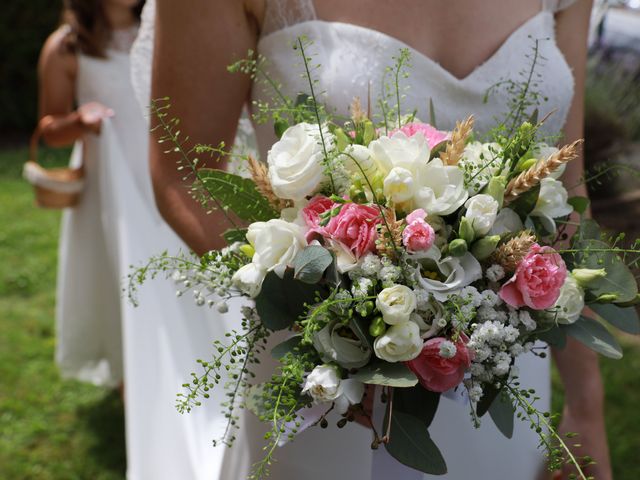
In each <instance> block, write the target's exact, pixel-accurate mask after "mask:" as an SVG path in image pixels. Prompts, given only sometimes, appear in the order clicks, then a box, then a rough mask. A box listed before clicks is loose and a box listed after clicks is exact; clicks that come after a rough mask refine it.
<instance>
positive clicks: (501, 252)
mask: <svg viewBox="0 0 640 480" xmlns="http://www.w3.org/2000/svg"><path fill="white" fill-rule="evenodd" d="M534 243H536V237H535V236H534V235H533V234H532V233H531V232H530V231H528V230H525V231H524V232H520V234H519V235H518V236H517V237H514V238H512V239H511V240H509V241H508V242H506V243H503V244H502V245H500V246H499V247H498V248H497V249H496V251H495V252H493V255H492V256H491V261H492V262H493V263H497V264H498V265H501V266H502V268H504V269H505V271H507V272H515V270H516V268H518V264H519V263H520V262H521V261H522V259H523V258H524V257H525V256H526V255H527V253H529V250H530V249H531V246H532V245H533V244H534Z"/></svg>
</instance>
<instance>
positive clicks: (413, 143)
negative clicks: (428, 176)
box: [369, 132, 430, 176]
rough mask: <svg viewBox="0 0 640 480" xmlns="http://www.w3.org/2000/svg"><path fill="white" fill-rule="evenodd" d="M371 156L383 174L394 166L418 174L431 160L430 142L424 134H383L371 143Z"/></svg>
mask: <svg viewBox="0 0 640 480" xmlns="http://www.w3.org/2000/svg"><path fill="white" fill-rule="evenodd" d="M369 150H370V151H371V156H372V158H373V160H374V161H375V163H376V164H377V166H378V168H379V169H380V170H382V173H383V175H385V176H386V175H387V174H388V173H389V172H390V171H391V169H392V168H393V167H402V168H405V169H406V170H409V171H410V172H412V174H414V175H415V174H416V172H417V169H418V168H420V166H424V165H425V164H426V163H427V161H428V160H429V151H430V150H429V144H428V143H427V141H426V140H425V138H424V136H423V135H414V136H412V137H407V136H406V135H405V134H404V132H396V133H395V134H394V135H393V136H391V137H387V136H382V137H380V138H379V139H377V140H374V141H372V142H371V143H370V144H369Z"/></svg>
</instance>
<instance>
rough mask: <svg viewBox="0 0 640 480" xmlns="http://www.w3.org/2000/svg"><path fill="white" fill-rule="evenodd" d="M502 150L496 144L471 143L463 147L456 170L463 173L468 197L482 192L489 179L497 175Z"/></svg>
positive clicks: (500, 163)
mask: <svg viewBox="0 0 640 480" xmlns="http://www.w3.org/2000/svg"><path fill="white" fill-rule="evenodd" d="M501 153H502V149H501V148H500V145H498V144H497V143H480V142H471V143H468V144H467V145H466V146H465V147H464V152H463V154H462V158H461V159H460V161H459V162H458V168H460V169H461V170H462V171H463V172H464V183H465V188H466V189H467V191H468V192H469V195H475V194H476V193H478V192H479V191H480V190H482V189H483V188H484V187H485V186H486V185H487V183H489V180H491V177H494V176H496V175H498V174H499V172H500V167H501V165H502V158H501V157H500V154H501Z"/></svg>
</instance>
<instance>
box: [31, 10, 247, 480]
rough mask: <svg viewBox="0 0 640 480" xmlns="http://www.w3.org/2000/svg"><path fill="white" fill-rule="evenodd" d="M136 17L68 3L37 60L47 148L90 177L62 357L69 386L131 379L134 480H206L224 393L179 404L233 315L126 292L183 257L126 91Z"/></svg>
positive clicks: (74, 251)
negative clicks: (137, 273)
mask: <svg viewBox="0 0 640 480" xmlns="http://www.w3.org/2000/svg"><path fill="white" fill-rule="evenodd" d="M139 10H140V6H139V2H138V1H137V0H103V1H97V2H87V1H83V0H69V2H68V3H67V17H66V19H67V23H66V24H65V26H63V27H61V28H60V29H59V30H57V31H56V32H54V33H53V34H52V35H51V37H50V38H49V40H48V41H47V43H46V44H45V47H44V49H43V53H42V57H41V61H40V79H41V95H40V98H41V116H42V118H43V120H42V121H41V126H42V127H43V129H44V138H45V141H47V142H48V143H49V144H51V145H53V146H62V145H67V144H70V143H72V142H74V141H76V145H75V148H74V152H73V157H72V163H73V164H74V165H77V164H79V162H83V164H84V167H85V174H86V186H85V190H84V192H83V196H82V199H81V202H80V204H79V205H78V206H77V207H74V208H73V209H68V210H67V211H65V212H64V215H63V222H62V232H61V242H60V260H59V275H58V299H57V311H56V314H57V315H56V316H57V334H58V345H57V352H56V357H57V361H58V364H59V365H60V368H61V371H62V374H63V375H64V376H65V377H72V378H76V379H79V380H83V381H89V382H92V383H95V384H98V385H107V386H117V385H118V384H119V383H120V382H122V381H123V379H124V383H125V389H124V390H125V391H124V394H125V411H126V412H125V413H126V415H125V418H126V435H127V439H126V443H127V463H128V465H127V476H128V478H129V479H131V480H160V479H172V480H174V479H186V480H205V479H207V480H209V479H211V478H216V477H218V475H219V473H218V472H219V471H220V469H221V468H222V461H223V459H222V458H217V457H215V456H214V455H211V446H210V445H211V440H212V439H213V438H216V437H220V436H221V434H222V431H223V430H224V427H225V423H224V418H223V417H222V415H221V414H220V408H219V403H220V402H221V401H222V399H223V397H222V393H220V395H216V399H215V400H214V403H212V404H210V405H208V406H206V407H205V408H202V409H198V410H196V411H194V412H193V413H192V414H190V415H180V414H179V413H178V412H177V411H176V409H175V406H174V404H175V398H176V394H177V393H178V392H179V391H180V390H181V385H182V384H183V383H185V382H187V381H189V372H190V371H192V370H194V369H195V367H196V364H195V360H196V358H206V357H207V356H208V355H209V354H210V351H211V342H212V341H213V340H215V339H216V338H222V336H223V335H224V332H226V331H228V330H229V329H230V328H233V327H234V326H235V325H231V324H230V323H228V322H232V321H233V318H235V317H234V316H230V317H225V318H220V316H219V315H218V314H217V313H216V311H215V310H211V311H209V310H205V309H201V308H198V307H197V306H196V305H195V303H194V301H193V299H192V298H186V297H185V298H181V299H176V295H175V290H176V287H175V285H173V283H172V282H169V281H167V282H162V281H158V282H154V283H153V284H149V285H145V286H144V287H143V288H142V289H141V290H140V292H139V302H140V307H139V308H134V307H133V305H131V303H130V302H129V301H128V299H127V296H126V294H125V293H123V292H122V284H123V280H124V279H125V278H126V276H127V275H128V274H129V273H130V266H131V265H141V264H142V263H143V262H146V261H147V260H148V259H149V258H150V257H151V256H152V255H155V254H158V253H161V252H162V251H164V250H165V249H169V250H170V251H172V252H178V251H180V250H182V251H186V250H187V247H186V246H185V245H184V243H183V242H182V241H181V240H180V239H179V238H178V237H177V236H176V235H175V234H174V233H173V231H172V230H171V228H169V227H168V226H167V225H166V223H165V222H164V221H163V220H162V218H161V216H160V215H159V213H158V211H157V209H156V206H155V202H154V199H153V192H152V188H151V181H150V176H149V170H148V163H147V141H146V140H147V136H148V128H147V122H146V120H145V118H144V117H143V115H142V112H141V110H140V108H139V106H138V104H137V102H136V98H135V95H134V92H133V88H132V86H131V82H130V59H129V49H130V48H131V44H132V42H133V40H134V38H135V36H136V33H137V29H138V14H139ZM74 104H75V105H79V107H78V108H77V109H75V110H74ZM212 396H213V395H212Z"/></svg>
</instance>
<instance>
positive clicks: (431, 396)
mask: <svg viewBox="0 0 640 480" xmlns="http://www.w3.org/2000/svg"><path fill="white" fill-rule="evenodd" d="M439 403H440V394H439V393H436V392H432V391H430V390H427V389H426V388H424V387H423V386H422V385H416V386H415V387H412V388H396V389H395V390H394V391H393V411H394V412H403V413H407V414H409V415H413V416H414V417H416V418H419V419H420V420H421V421H422V422H423V423H424V424H425V426H426V427H429V425H431V422H432V421H433V417H435V415H436V412H437V411H438V404H439Z"/></svg>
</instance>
